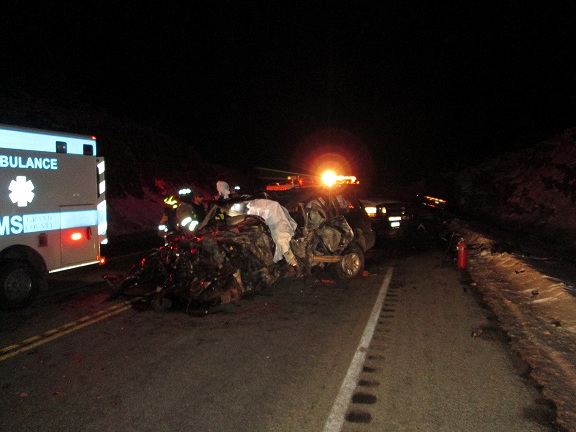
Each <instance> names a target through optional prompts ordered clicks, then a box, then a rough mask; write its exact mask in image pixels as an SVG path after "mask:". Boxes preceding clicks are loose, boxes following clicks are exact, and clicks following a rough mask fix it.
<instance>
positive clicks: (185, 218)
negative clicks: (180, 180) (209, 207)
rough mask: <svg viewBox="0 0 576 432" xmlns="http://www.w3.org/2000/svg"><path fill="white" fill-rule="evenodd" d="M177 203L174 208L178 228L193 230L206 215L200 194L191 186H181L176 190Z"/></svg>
mask: <svg viewBox="0 0 576 432" xmlns="http://www.w3.org/2000/svg"><path fill="white" fill-rule="evenodd" d="M178 198H179V201H180V203H179V205H178V208H177V209H176V217H177V219H178V223H179V228H180V229H183V230H186V231H194V230H195V229H196V226H197V225H198V224H199V223H201V222H202V221H203V220H204V218H205V217H206V209H205V208H204V205H203V204H202V195H201V194H199V193H198V192H195V191H194V190H192V189H191V188H182V189H180V191H179V192H178Z"/></svg>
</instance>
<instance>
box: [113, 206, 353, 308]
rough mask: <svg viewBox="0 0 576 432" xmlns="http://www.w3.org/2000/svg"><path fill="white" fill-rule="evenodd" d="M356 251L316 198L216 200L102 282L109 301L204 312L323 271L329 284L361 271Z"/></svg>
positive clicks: (348, 232) (348, 231) (341, 221)
mask: <svg viewBox="0 0 576 432" xmlns="http://www.w3.org/2000/svg"><path fill="white" fill-rule="evenodd" d="M363 267H364V255H363V250H362V248H361V247H360V246H359V245H358V243H357V242H355V241H354V231H353V230H352V228H351V227H350V225H349V224H348V222H347V221H346V219H345V218H344V216H342V215H337V216H334V217H329V213H328V212H327V211H326V209H325V208H324V206H323V203H322V201H321V200H311V201H310V202H307V203H304V202H292V203H290V211H289V210H288V209H287V208H286V207H284V206H282V205H281V204H280V203H279V202H278V201H276V200H273V199H269V197H265V198H256V199H252V198H251V197H247V196H244V197H240V198H232V199H228V200H222V201H216V202H213V203H212V206H211V208H210V209H209V211H208V214H207V216H206V218H205V219H204V221H203V222H202V223H200V225H198V227H197V229H196V231H195V232H193V233H192V232H188V233H186V232H176V233H173V234H171V235H169V236H168V237H167V242H166V244H165V245H164V246H161V247H159V248H157V249H153V250H152V251H151V252H150V253H149V254H148V256H146V257H145V258H143V259H142V260H141V262H140V263H139V264H138V265H136V266H134V267H133V268H132V269H131V270H129V271H128V272H127V273H126V274H125V275H123V276H120V277H118V276H116V277H107V280H108V281H109V282H110V283H111V284H112V287H113V294H112V296H113V297H118V296H120V295H138V296H141V295H142V296H144V297H145V298H147V299H148V300H149V301H150V302H151V304H152V305H153V306H154V307H156V308H166V307H167V306H170V305H173V304H178V305H181V306H183V307H184V308H186V310H187V311H191V310H194V309H199V308H200V309H208V308H210V307H212V306H216V305H219V304H224V303H229V302H232V301H235V300H237V299H239V298H240V297H241V296H242V295H243V294H245V293H249V292H257V291H261V290H264V289H268V288H271V287H272V286H273V285H275V284H276V283H277V282H278V281H279V280H280V279H281V278H283V277H285V276H290V277H309V276H312V275H313V274H315V273H316V272H317V271H321V270H328V271H330V272H331V274H332V275H333V276H334V277H335V278H350V277H354V276H357V275H358V274H360V273H361V272H362V271H363Z"/></svg>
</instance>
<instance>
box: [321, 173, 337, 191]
mask: <svg viewBox="0 0 576 432" xmlns="http://www.w3.org/2000/svg"><path fill="white" fill-rule="evenodd" d="M336 177H337V176H336V173H335V172H334V171H332V170H326V171H324V172H323V173H322V183H324V184H325V185H326V186H330V187H332V186H333V185H334V183H336Z"/></svg>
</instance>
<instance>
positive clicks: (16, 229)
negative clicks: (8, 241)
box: [0, 215, 24, 236]
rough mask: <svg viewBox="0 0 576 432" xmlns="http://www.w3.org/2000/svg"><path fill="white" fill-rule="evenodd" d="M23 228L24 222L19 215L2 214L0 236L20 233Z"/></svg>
mask: <svg viewBox="0 0 576 432" xmlns="http://www.w3.org/2000/svg"><path fill="white" fill-rule="evenodd" d="M23 230H24V224H23V221H22V216H20V215H14V216H4V217H3V218H2V219H0V236H3V235H10V234H22V231H23Z"/></svg>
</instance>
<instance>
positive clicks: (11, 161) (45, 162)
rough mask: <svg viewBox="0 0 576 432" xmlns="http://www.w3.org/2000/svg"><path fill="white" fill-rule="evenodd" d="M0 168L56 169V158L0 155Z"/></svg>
mask: <svg viewBox="0 0 576 432" xmlns="http://www.w3.org/2000/svg"><path fill="white" fill-rule="evenodd" d="M0 168H20V169H44V170H57V169H58V159H56V158H41V157H27V158H26V157H22V156H8V155H0Z"/></svg>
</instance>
